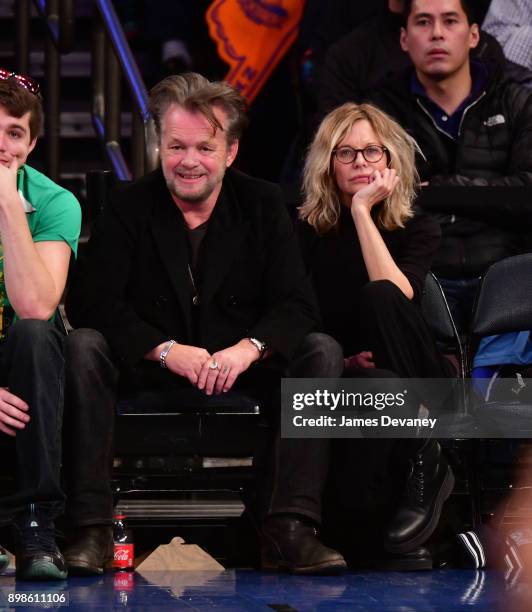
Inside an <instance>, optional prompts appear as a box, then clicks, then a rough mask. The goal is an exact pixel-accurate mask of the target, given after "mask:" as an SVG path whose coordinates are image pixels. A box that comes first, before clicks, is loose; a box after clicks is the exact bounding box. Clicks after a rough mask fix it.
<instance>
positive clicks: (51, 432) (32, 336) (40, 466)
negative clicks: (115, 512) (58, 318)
mask: <svg viewBox="0 0 532 612" xmlns="http://www.w3.org/2000/svg"><path fill="white" fill-rule="evenodd" d="M63 340H64V336H63V335H62V334H61V333H60V332H59V331H58V330H57V329H56V328H55V327H54V325H53V323H50V322H48V321H39V320H34V319H24V320H22V321H17V322H16V323H14V324H13V325H12V326H11V327H10V329H9V331H8V334H7V338H6V340H5V341H4V343H3V344H2V345H0V376H1V386H6V387H8V388H9V390H10V391H11V392H12V393H14V394H15V395H17V396H18V397H20V398H22V399H23V400H24V401H25V402H26V403H27V404H28V406H29V410H28V414H29V416H30V421H29V422H28V423H27V424H26V427H25V428H24V429H22V430H17V435H16V438H15V446H16V475H17V478H16V480H17V489H16V492H15V493H14V494H13V495H10V496H8V497H3V498H2V499H1V500H0V512H1V513H2V517H3V518H7V517H8V516H9V515H11V514H13V513H15V512H17V511H18V510H20V509H21V508H22V507H23V506H25V505H27V504H28V503H30V502H39V503H46V504H47V506H48V507H49V508H50V509H51V511H52V512H53V514H59V513H60V512H61V511H62V506H63V503H64V494H63V492H62V490H61V486H60V467H61V423H62V418H63V391H64V360H63ZM0 435H2V434H0Z"/></svg>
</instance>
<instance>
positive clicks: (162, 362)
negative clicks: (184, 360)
mask: <svg viewBox="0 0 532 612" xmlns="http://www.w3.org/2000/svg"><path fill="white" fill-rule="evenodd" d="M174 344H177V342H176V341H175V340H170V341H169V342H167V343H166V344H165V345H164V348H163V350H162V351H161V352H160V353H159V364H160V366H161V368H163V369H164V370H166V369H167V368H168V366H167V365H166V357H167V355H168V353H169V352H170V349H171V348H172V347H173V346H174Z"/></svg>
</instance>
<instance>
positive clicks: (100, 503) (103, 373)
mask: <svg viewBox="0 0 532 612" xmlns="http://www.w3.org/2000/svg"><path fill="white" fill-rule="evenodd" d="M65 358H66V366H65V368H66V369H65V374H66V388H65V416H64V431H65V435H64V441H63V445H64V464H63V472H64V477H65V489H66V494H67V499H68V503H67V507H66V513H65V519H66V522H67V525H68V526H70V527H77V526H82V525H105V524H108V525H110V524H112V519H113V497H112V492H111V483H110V478H111V464H112V459H113V457H112V450H113V433H114V417H115V408H116V401H117V384H118V369H117V368H116V366H115V364H114V363H113V360H112V358H111V351H110V349H109V346H108V345H107V342H106V341H105V339H104V337H103V336H102V335H101V334H100V333H98V332H96V331H94V330H92V329H77V330H75V331H73V332H71V333H70V334H69V335H68V336H67V338H66V342H65Z"/></svg>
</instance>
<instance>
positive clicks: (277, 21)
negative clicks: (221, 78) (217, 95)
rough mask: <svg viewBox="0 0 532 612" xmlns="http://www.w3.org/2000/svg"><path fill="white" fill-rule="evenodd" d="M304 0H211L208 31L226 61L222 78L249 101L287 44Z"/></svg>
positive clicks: (289, 44)
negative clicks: (226, 70)
mask: <svg viewBox="0 0 532 612" xmlns="http://www.w3.org/2000/svg"><path fill="white" fill-rule="evenodd" d="M304 4H305V0H269V1H268V0H214V2H213V3H212V4H211V5H210V7H209V8H208V9H207V13H206V19H207V24H208V26H209V34H210V36H211V38H212V39H213V40H214V41H215V42H216V46H217V49H218V55H219V56H220V57H221V58H222V59H223V60H224V61H225V62H227V63H228V64H229V66H230V69H229V72H228V73H227V75H226V77H225V80H226V81H227V82H228V83H230V84H231V85H233V86H234V87H236V88H237V89H238V90H239V91H240V93H241V94H242V95H243V96H244V97H245V98H246V99H247V100H248V102H251V101H252V100H253V99H254V98H255V96H256V95H257V94H258V93H259V90H260V89H261V87H262V86H263V85H264V83H265V82H266V80H267V79H268V77H269V76H270V74H271V73H272V71H273V69H274V68H275V67H276V66H277V64H278V63H279V61H280V60H281V58H282V57H283V55H284V54H285V53H286V51H287V50H288V49H289V48H290V46H291V45H292V43H293V42H294V40H295V39H296V36H297V30H298V27H299V22H300V20H301V15H302V14H303V6H304Z"/></svg>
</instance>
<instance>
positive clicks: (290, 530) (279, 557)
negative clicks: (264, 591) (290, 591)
mask: <svg viewBox="0 0 532 612" xmlns="http://www.w3.org/2000/svg"><path fill="white" fill-rule="evenodd" d="M261 565H262V569H263V570H267V571H286V572H291V573H292V574H333V573H337V572H340V571H342V570H344V569H345V568H346V567H347V564H346V562H345V559H344V558H343V557H342V555H341V554H340V553H339V552H337V551H336V550H333V549H332V548H328V547H327V546H325V545H324V544H322V543H321V542H320V540H319V539H318V536H317V532H316V529H315V528H314V527H313V526H312V525H311V524H310V523H308V522H307V521H306V520H305V519H304V517H301V518H298V517H296V516H295V515H294V516H292V515H278V516H271V517H269V518H267V519H266V521H265V523H264V525H263V528H262V533H261Z"/></svg>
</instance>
